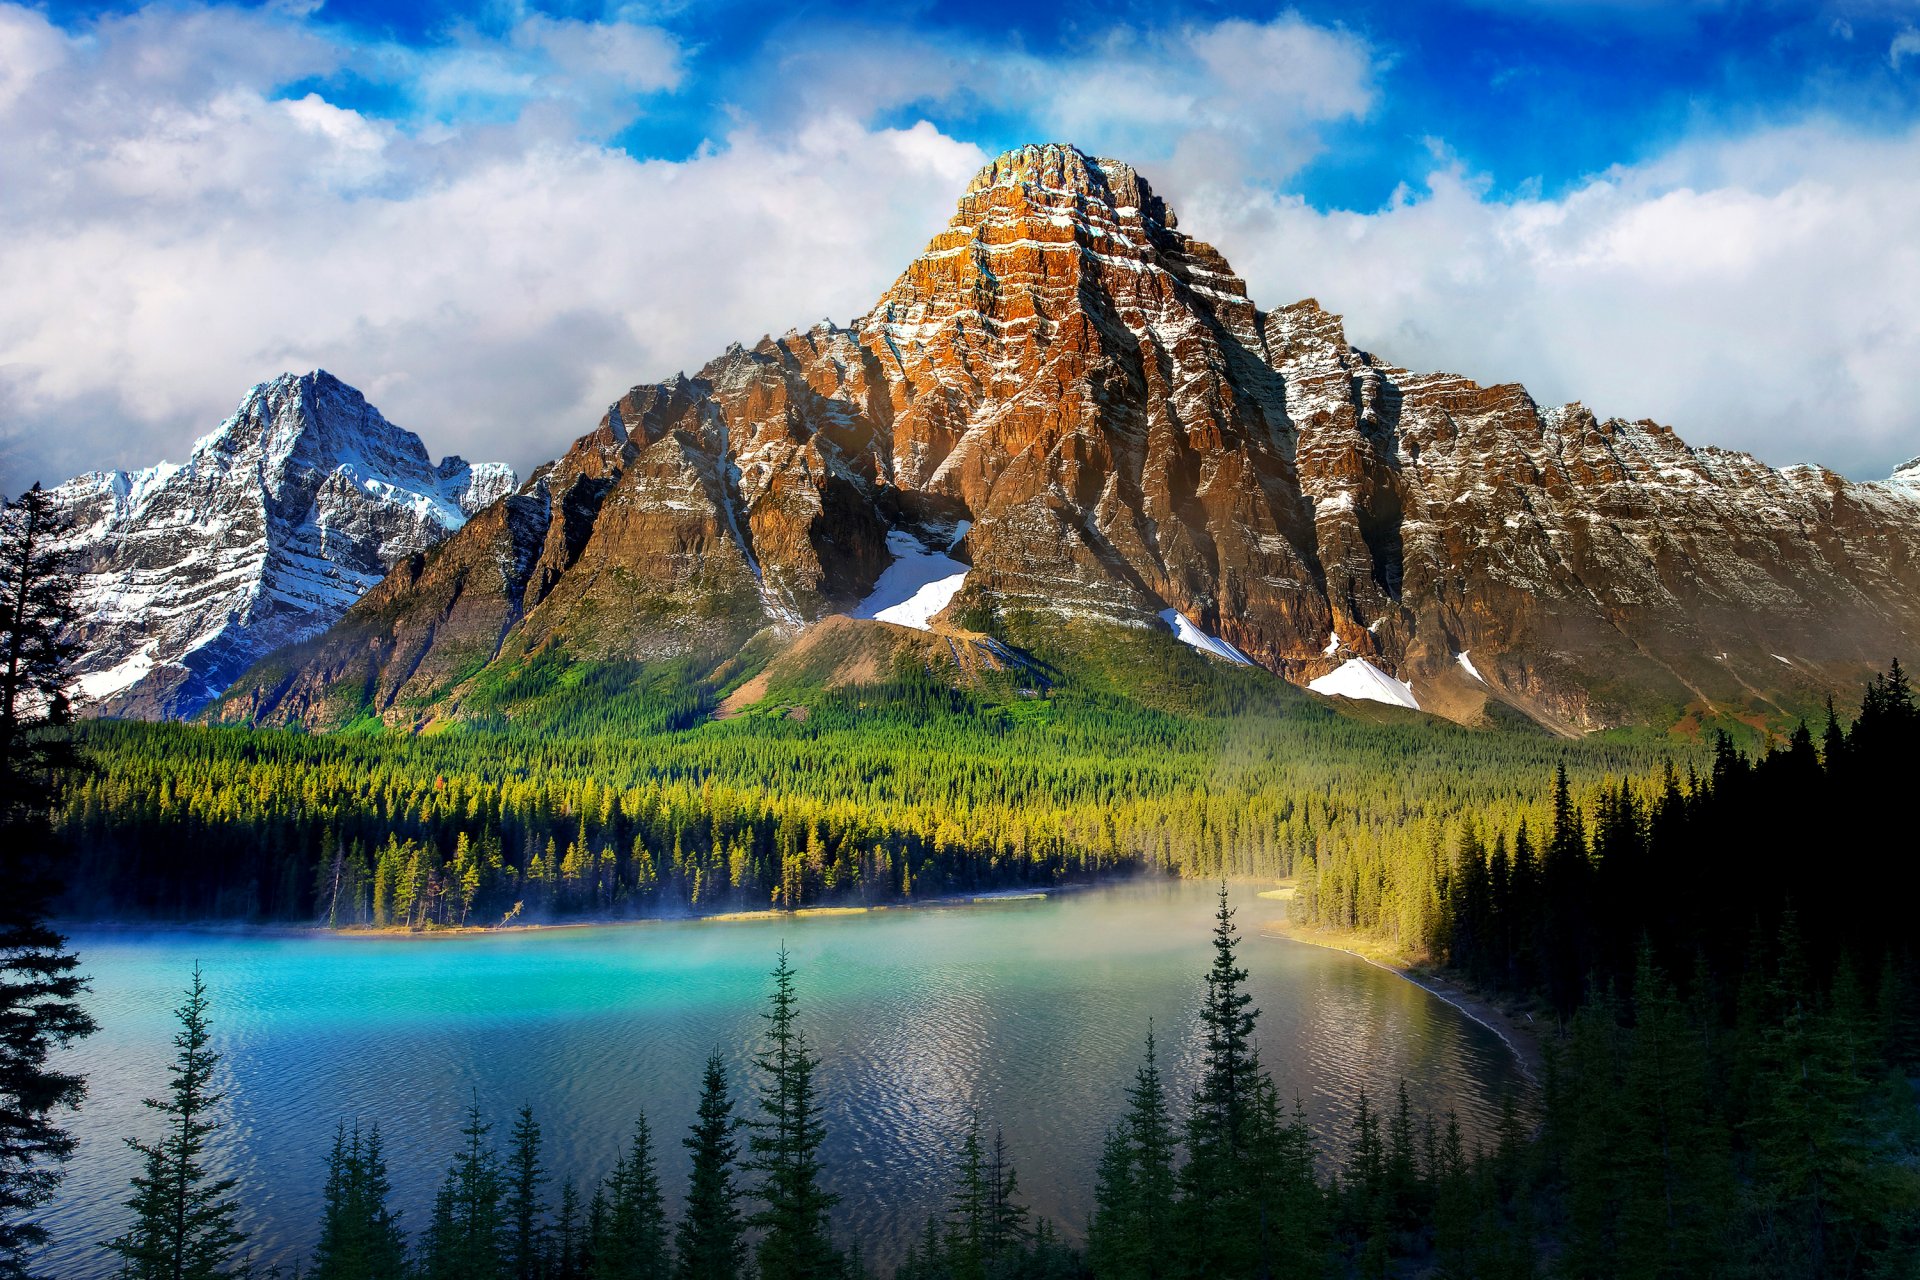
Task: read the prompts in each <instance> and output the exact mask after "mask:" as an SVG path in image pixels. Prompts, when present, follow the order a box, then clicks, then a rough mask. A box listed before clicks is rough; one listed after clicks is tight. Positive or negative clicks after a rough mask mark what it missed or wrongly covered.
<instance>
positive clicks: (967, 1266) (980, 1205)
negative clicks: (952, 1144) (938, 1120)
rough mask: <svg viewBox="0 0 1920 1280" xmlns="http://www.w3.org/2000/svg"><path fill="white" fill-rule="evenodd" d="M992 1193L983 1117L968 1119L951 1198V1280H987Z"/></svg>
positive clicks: (947, 1264)
mask: <svg viewBox="0 0 1920 1280" xmlns="http://www.w3.org/2000/svg"><path fill="white" fill-rule="evenodd" d="M989 1197H990V1192H989V1189H988V1180H987V1169H986V1160H985V1157H984V1153H983V1152H982V1151H981V1148H980V1117H979V1116H978V1115H977V1114H976V1115H973V1116H970V1117H968V1120H967V1131H966V1133H965V1134H964V1135H963V1136H962V1137H961V1140H960V1159H959V1162H958V1166H957V1167H956V1168H955V1170H954V1181H953V1190H952V1191H951V1192H949V1193H948V1195H947V1234H946V1258H945V1271H946V1274H947V1275H948V1276H949V1277H951V1280H985V1278H986V1275H987V1245H986V1235H987V1216H988V1203H989Z"/></svg>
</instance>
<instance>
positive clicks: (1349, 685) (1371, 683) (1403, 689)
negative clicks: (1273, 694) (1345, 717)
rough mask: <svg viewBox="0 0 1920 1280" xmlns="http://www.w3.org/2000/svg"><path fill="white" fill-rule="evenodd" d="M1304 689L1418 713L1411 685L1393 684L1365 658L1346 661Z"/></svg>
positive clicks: (1394, 681) (1391, 680) (1417, 701)
mask: <svg viewBox="0 0 1920 1280" xmlns="http://www.w3.org/2000/svg"><path fill="white" fill-rule="evenodd" d="M1307 688H1309V689H1311V690H1313V691H1314V692H1315V693H1325V694H1331V695H1332V696H1334V697H1336V698H1356V699H1359V700H1362V701H1365V702H1385V703H1390V704H1391V705H1393V706H1396V707H1406V708H1408V709H1409V710H1412V711H1418V710H1419V709H1420V701H1419V699H1417V698H1415V697H1414V696H1413V686H1412V685H1410V684H1408V683H1406V682H1405V681H1403V680H1395V679H1394V678H1393V677H1392V676H1390V675H1388V674H1387V673H1386V672H1384V671H1382V670H1381V669H1380V668H1378V667H1376V666H1374V665H1373V664H1372V663H1371V662H1368V661H1367V660H1366V659H1365V658H1348V659H1347V660H1346V661H1345V662H1343V663H1341V664H1340V665H1339V666H1338V667H1337V668H1335V669H1334V670H1332V671H1329V672H1328V673H1327V674H1326V675H1324V676H1321V677H1320V678H1319V679H1318V680H1313V681H1309V682H1308V684H1307Z"/></svg>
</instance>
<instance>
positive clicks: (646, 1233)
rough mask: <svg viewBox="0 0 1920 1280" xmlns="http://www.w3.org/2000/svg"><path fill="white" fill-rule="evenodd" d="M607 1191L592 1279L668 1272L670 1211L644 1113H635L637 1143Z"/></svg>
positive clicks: (655, 1279) (636, 1278)
mask: <svg viewBox="0 0 1920 1280" xmlns="http://www.w3.org/2000/svg"><path fill="white" fill-rule="evenodd" d="M606 1197H607V1198H606V1227H605V1230H604V1231H603V1233H602V1234H601V1237H600V1239H599V1240H597V1241H596V1242H595V1247H594V1254H593V1270H592V1275H593V1280H661V1278H662V1277H664V1276H665V1275H666V1274H667V1214H666V1209H665V1206H664V1201H663V1198H662V1196H661V1193H660V1175H659V1173H658V1172H657V1171H656V1170H655V1168H654V1154H653V1130H652V1128H651V1127H649V1126H648V1124H647V1117H646V1116H645V1115H644V1114H642V1115H641V1116H639V1117H638V1118H637V1119H635V1121H634V1123H633V1143H632V1145H631V1146H629V1147H628V1148H627V1151H626V1154H624V1155H622V1156H621V1157H620V1159H619V1162H618V1163H616V1164H615V1165H614V1167H613V1173H612V1175H611V1176H610V1177H609V1178H608V1179H607V1186H606Z"/></svg>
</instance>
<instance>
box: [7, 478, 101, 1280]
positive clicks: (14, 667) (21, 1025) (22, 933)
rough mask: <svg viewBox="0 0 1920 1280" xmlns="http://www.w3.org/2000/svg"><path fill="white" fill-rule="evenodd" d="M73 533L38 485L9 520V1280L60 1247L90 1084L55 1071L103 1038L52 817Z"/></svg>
mask: <svg viewBox="0 0 1920 1280" xmlns="http://www.w3.org/2000/svg"><path fill="white" fill-rule="evenodd" d="M62 529H63V526H62V522H61V521H60V520H59V519H58V517H57V512H56V511H55V510H54V508H53V505H52V502H51V500H50V499H49V498H48V497H47V495H46V494H45V493H43V492H42V491H41V490H40V489H39V487H38V486H35V487H34V488H33V489H31V490H29V491H28V492H26V493H25V494H22V495H21V496H20V498H19V499H17V500H16V501H14V502H11V503H8V504H6V506H5V508H4V509H0V575H3V577H0V886H4V891H0V1029H3V1030H0V1116H4V1123H0V1280H11V1278H13V1277H25V1276H27V1275H29V1274H30V1273H31V1267H30V1266H29V1262H28V1259H29V1258H30V1256H31V1255H32V1254H33V1253H34V1252H35V1251H36V1250H37V1249H39V1248H40V1247H41V1246H42V1245H44V1244H45V1243H46V1241H47V1232H46V1229H45V1228H44V1227H43V1226H41V1225H40V1223H39V1222H38V1220H37V1215H38V1211H39V1210H40V1209H42V1208H43V1207H45V1205H46V1204H47V1203H48V1202H49V1201H50V1200H51V1199H52V1198H53V1193H54V1191H55V1190H56V1189H57V1188H58V1187H59V1185H60V1179H61V1166H62V1165H64V1164H65V1162H66V1160H67V1158H68V1157H69V1156H71V1155H72V1154H73V1148H74V1139H73V1135H71V1134H70V1133H68V1132H67V1131H66V1130H65V1129H63V1128H62V1127H61V1125H60V1123H59V1117H60V1116H61V1115H62V1114H63V1113H65V1112H68V1111H71V1110H73V1109H74V1108H76V1107H78V1106H79V1105H80V1101H81V1099H82V1098H83V1097H84V1096H85V1093H86V1084H85V1081H84V1080H83V1079H82V1077H81V1076H79V1075H78V1074H77V1073H74V1072H71V1071H61V1070H56V1069H54V1068H53V1067H51V1066H50V1065H49V1063H48V1059H49V1057H50V1055H51V1054H52V1052H53V1051H54V1050H55V1049H57V1048H61V1047H63V1046H66V1045H70V1044H72V1043H74V1042H75V1041H77V1040H79V1039H81V1038H83V1037H85V1036H87V1035H89V1034H91V1033H92V1031H93V1030H94V1023H93V1019H92V1018H91V1017H89V1016H88V1015H87V1013H86V1012H85V1011H84V1010H83V1009H82V1008H81V1007H80V1004H79V997H80V995H81V993H82V992H84V991H85V990H86V982H85V980H84V979H82V978H81V977H80V974H79V964H80V960H79V957H78V956H76V955H74V954H73V953H72V952H70V951H68V950H67V948H66V939H65V938H63V937H62V936H61V935H60V934H59V933H58V932H56V931H55V930H53V929H52V928H50V927H49V926H48V924H47V919H48V916H49V914H50V913H51V910H52V904H53V900H54V898H55V897H56V895H57V894H58V892H59V889H60V885H59V881H58V878H57V876H56V875H55V872H54V858H53V856H52V855H53V850H54V835H53V831H52V829H51V827H50V825H49V821H48V819H49V814H50V811H51V808H52V802H53V800H54V798H55V794H56V793H55V789H54V788H55V785H56V784H57V782H58V781H59V779H60V778H61V777H62V776H63V775H64V774H65V773H67V772H68V771H69V770H71V769H72V768H73V767H74V766H75V765H76V764H77V763H78V758H77V756H76V755H75V753H74V751H73V749H72V746H71V742H70V739H69V738H68V736H67V735H66V734H64V733H59V732H49V730H58V729H60V728H61V727H62V726H63V725H65V724H66V723H67V722H68V720H69V719H70V714H69V709H68V706H67V701H66V693H65V689H66V683H67V678H68V672H67V670H66V667H67V663H68V660H69V659H70V658H71V656H72V653H73V648H72V646H70V645H68V644H66V643H65V642H64V641H63V640H62V638H61V635H62V632H63V630H64V628H65V626H66V624H67V623H68V622H69V621H70V620H71V618H72V616H73V606H72V590H73V580H72V577H71V575H69V574H68V573H67V572H66V566H65V565H64V564H63V562H62V561H61V558H60V557H59V555H58V554H57V552H56V551H55V549H54V539H55V538H56V537H57V536H58V534H59V533H60V532H62Z"/></svg>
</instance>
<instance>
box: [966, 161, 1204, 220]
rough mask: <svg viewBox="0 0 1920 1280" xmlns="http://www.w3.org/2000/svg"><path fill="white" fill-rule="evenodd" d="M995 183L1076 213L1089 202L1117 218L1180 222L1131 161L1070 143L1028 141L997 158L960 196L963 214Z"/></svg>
mask: <svg viewBox="0 0 1920 1280" xmlns="http://www.w3.org/2000/svg"><path fill="white" fill-rule="evenodd" d="M995 188H1012V189H1016V190H1018V191H1019V192H1020V193H1021V194H1022V196H1023V197H1024V198H1025V199H1026V200H1027V201H1029V202H1031V203H1033V204H1035V205H1039V206H1046V207H1050V208H1054V209H1059V210H1062V211H1065V212H1072V211H1077V210H1081V209H1084V208H1085V207H1086V205H1087V204H1088V203H1089V202H1093V203H1096V204H1099V205H1101V206H1104V208H1105V209H1106V211H1107V212H1108V213H1110V214H1112V215H1114V216H1117V217H1128V218H1133V217H1138V218H1142V219H1145V220H1146V221H1149V222H1153V223H1157V224H1158V225H1160V226H1163V227H1173V226H1176V225H1177V223H1176V222H1175V219H1174V215H1173V211H1172V210H1171V209H1169V208H1167V206H1166V203H1165V202H1164V201H1163V200H1161V199H1160V197H1159V196H1156V195H1155V194H1154V193H1153V188H1152V187H1150V186H1148V185H1147V180H1146V179H1145V178H1142V177H1141V176H1140V175H1139V174H1138V173H1136V172H1134V169H1133V167H1132V166H1131V165H1128V164H1124V163H1122V162H1121V161H1118V160H1107V159H1095V158H1093V157H1091V156H1089V155H1087V154H1086V153H1085V152H1083V151H1081V150H1080V149H1079V148H1078V147H1074V146H1070V145H1068V144H1066V143H1059V142H1048V143H1029V144H1028V145H1026V146H1023V147H1015V148H1014V149H1013V150H1011V151H1008V152H1006V153H1004V154H1002V155H1000V156H999V157H997V158H996V159H995V160H994V161H993V163H991V164H989V165H987V166H986V167H985V168H983V169H981V170H980V172H979V173H977V174H975V175H974V177H973V181H972V182H970V183H968V184H967V190H966V193H965V194H964V195H962V196H961V198H960V217H961V218H962V219H964V218H965V217H966V216H967V215H968V213H969V212H970V211H971V210H975V209H978V208H980V207H981V203H980V201H978V199H977V197H979V196H981V195H983V194H985V193H987V192H990V191H992V190H994V189H995Z"/></svg>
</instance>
